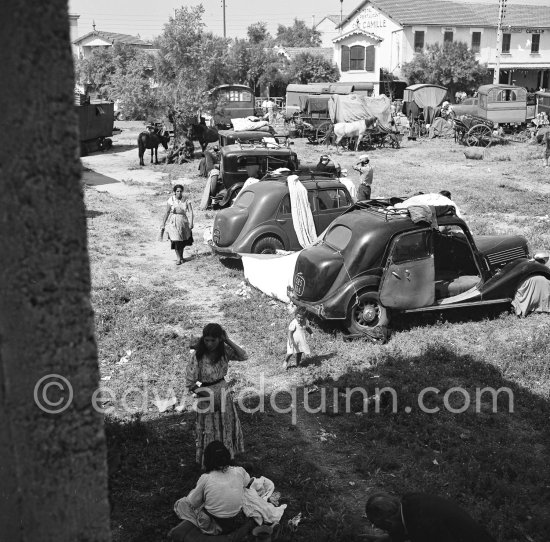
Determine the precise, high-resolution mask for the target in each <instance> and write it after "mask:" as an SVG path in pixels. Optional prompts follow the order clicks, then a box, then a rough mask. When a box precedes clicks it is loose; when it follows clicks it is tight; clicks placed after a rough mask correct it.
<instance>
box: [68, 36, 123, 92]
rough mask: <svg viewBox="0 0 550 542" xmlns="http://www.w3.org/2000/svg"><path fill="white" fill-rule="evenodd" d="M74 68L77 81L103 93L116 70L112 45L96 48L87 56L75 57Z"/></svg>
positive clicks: (91, 89)
mask: <svg viewBox="0 0 550 542" xmlns="http://www.w3.org/2000/svg"><path fill="white" fill-rule="evenodd" d="M74 68H75V77H76V81H77V82H79V83H82V84H84V85H87V86H88V89H89V90H90V91H91V92H97V93H99V94H102V95H105V94H106V92H107V87H108V86H109V84H110V83H111V78H112V76H113V75H114V73H115V71H116V64H115V57H114V51H113V47H107V48H103V47H102V48H97V49H96V50H95V51H93V52H92V54H91V55H90V56H89V57H86V58H75V62H74Z"/></svg>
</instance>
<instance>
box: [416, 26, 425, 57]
mask: <svg viewBox="0 0 550 542" xmlns="http://www.w3.org/2000/svg"><path fill="white" fill-rule="evenodd" d="M422 49H424V31H423V30H417V31H416V32H415V33H414V50H415V52H420V51H422Z"/></svg>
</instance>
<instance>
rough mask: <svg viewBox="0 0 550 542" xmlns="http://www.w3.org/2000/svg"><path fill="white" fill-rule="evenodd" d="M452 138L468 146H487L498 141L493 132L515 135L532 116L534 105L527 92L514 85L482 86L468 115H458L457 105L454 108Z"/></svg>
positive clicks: (533, 114)
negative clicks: (455, 115) (498, 130)
mask: <svg viewBox="0 0 550 542" xmlns="http://www.w3.org/2000/svg"><path fill="white" fill-rule="evenodd" d="M454 109H455V113H456V114H457V115H458V116H457V117H456V118H455V119H454V125H455V139H456V140H457V141H460V142H463V143H465V144H466V145H468V146H478V147H487V146H489V145H490V144H491V142H493V141H494V140H495V138H497V139H500V138H499V137H498V136H494V135H493V131H494V130H495V129H501V131H503V132H506V133H512V134H518V133H520V132H521V131H524V130H525V129H526V128H527V123H528V122H529V121H531V120H532V119H533V118H534V117H535V112H536V111H535V110H536V106H535V102H534V100H533V99H531V98H530V97H529V96H528V94H527V90H526V89H525V88H523V87H517V86H515V85H482V86H481V87H479V89H478V99H477V105H476V106H475V108H474V110H473V112H472V111H471V107H470V109H469V110H468V111H469V112H471V113H472V114H466V115H460V113H461V112H462V109H461V106H460V105H457V106H455V107H454Z"/></svg>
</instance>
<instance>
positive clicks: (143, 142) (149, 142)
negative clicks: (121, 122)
mask: <svg viewBox="0 0 550 542" xmlns="http://www.w3.org/2000/svg"><path fill="white" fill-rule="evenodd" d="M169 141H170V133H169V132H168V131H165V132H164V133H161V132H160V131H153V132H150V131H147V132H141V134H139V136H138V149H139V165H140V166H144V165H145V163H144V162H143V155H144V154H145V149H151V164H152V163H153V150H154V151H155V164H158V163H159V159H158V146H159V145H162V146H163V147H164V148H165V149H166V150H168V142H169Z"/></svg>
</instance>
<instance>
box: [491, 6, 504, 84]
mask: <svg viewBox="0 0 550 542" xmlns="http://www.w3.org/2000/svg"><path fill="white" fill-rule="evenodd" d="M498 4H499V6H498V25H497V48H496V58H495V60H496V64H495V72H494V75H493V85H498V82H499V80H500V53H501V51H502V19H503V18H504V14H505V13H506V0H498Z"/></svg>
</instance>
